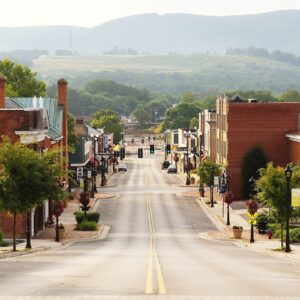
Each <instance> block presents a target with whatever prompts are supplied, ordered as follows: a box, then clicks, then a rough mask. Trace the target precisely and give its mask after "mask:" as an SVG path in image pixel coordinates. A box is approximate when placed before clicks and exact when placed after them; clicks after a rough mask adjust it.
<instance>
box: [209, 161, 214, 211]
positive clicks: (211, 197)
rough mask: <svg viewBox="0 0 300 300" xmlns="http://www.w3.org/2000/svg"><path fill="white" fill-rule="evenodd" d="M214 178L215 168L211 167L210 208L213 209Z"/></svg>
mask: <svg viewBox="0 0 300 300" xmlns="http://www.w3.org/2000/svg"><path fill="white" fill-rule="evenodd" d="M214 177H215V167H214V166H211V186H210V207H214V206H215V205H214Z"/></svg>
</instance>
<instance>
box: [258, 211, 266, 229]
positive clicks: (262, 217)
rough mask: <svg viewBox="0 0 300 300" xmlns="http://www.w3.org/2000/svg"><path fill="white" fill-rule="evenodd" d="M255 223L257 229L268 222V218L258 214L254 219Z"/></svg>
mask: <svg viewBox="0 0 300 300" xmlns="http://www.w3.org/2000/svg"><path fill="white" fill-rule="evenodd" d="M256 221H257V224H256V227H258V226H259V224H260V223H264V222H268V216H267V215H266V214H258V215H257V217H256Z"/></svg>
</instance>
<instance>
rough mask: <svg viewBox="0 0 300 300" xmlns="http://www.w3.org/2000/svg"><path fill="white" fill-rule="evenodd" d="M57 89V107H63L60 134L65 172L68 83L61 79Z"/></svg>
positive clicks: (66, 163)
mask: <svg viewBox="0 0 300 300" xmlns="http://www.w3.org/2000/svg"><path fill="white" fill-rule="evenodd" d="M57 88H58V105H61V106H63V109H64V110H63V124H62V134H63V147H64V150H63V151H64V159H65V163H64V167H65V170H66V172H67V167H68V82H67V81H66V80H65V79H64V78H61V79H59V80H58V81H57Z"/></svg>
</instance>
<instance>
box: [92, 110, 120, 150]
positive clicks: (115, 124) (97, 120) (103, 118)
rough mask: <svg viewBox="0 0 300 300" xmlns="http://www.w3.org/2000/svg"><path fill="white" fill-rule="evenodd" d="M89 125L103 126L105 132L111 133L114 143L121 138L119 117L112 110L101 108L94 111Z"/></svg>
mask: <svg viewBox="0 0 300 300" xmlns="http://www.w3.org/2000/svg"><path fill="white" fill-rule="evenodd" d="M90 125H91V126H92V127H95V128H104V130H105V132H107V133H113V135H114V143H115V144H117V143H119V142H120V140H121V138H122V136H121V132H122V123H121V117H120V116H119V114H118V113H116V112H115V111H113V110H110V109H101V110H98V111H96V112H95V113H94V115H93V118H92V119H91V122H90Z"/></svg>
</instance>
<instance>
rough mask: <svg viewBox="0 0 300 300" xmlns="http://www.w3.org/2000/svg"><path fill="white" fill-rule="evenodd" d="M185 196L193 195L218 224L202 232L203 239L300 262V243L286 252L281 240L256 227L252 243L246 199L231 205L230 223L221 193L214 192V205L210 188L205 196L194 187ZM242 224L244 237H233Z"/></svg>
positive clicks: (293, 245)
mask: <svg viewBox="0 0 300 300" xmlns="http://www.w3.org/2000/svg"><path fill="white" fill-rule="evenodd" d="M183 194H184V196H187V197H193V198H195V199H196V201H197V203H198V204H199V206H201V207H202V208H203V210H204V212H205V213H206V214H207V216H208V217H209V218H210V220H211V221H212V222H213V223H214V224H215V225H216V227H217V229H218V230H216V231H210V232H205V233H200V234H199V236H200V238H202V239H207V240H222V241H234V242H235V243H236V244H237V245H238V246H240V247H247V248H249V249H251V250H253V251H255V252H259V253H264V254H268V255H272V256H276V257H279V258H283V259H293V260H296V261H298V262H300V244H291V249H292V252H291V253H284V252H281V251H279V248H280V240H278V239H271V240H270V239H268V237H267V235H266V234H259V233H258V232H257V229H256V228H255V229H254V240H255V242H254V243H250V228H251V226H250V224H249V223H248V217H247V209H246V202H245V201H235V202H233V203H232V205H230V209H229V213H230V225H226V223H227V204H225V205H224V214H223V200H222V198H221V196H220V195H218V194H217V193H216V192H215V193H214V200H215V203H214V207H211V204H210V193H209V190H208V189H206V190H205V197H201V198H200V197H199V191H198V189H197V190H196V189H194V190H191V191H188V192H186V193H183ZM234 225H236V226H242V227H243V229H244V230H243V236H242V239H235V238H234V237H233V232H232V226H234Z"/></svg>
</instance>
